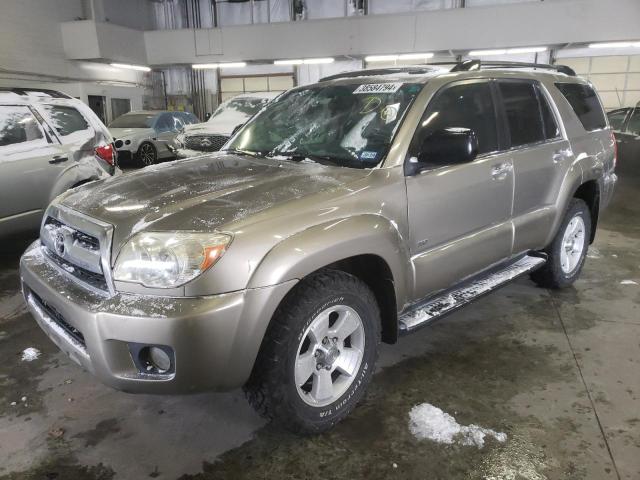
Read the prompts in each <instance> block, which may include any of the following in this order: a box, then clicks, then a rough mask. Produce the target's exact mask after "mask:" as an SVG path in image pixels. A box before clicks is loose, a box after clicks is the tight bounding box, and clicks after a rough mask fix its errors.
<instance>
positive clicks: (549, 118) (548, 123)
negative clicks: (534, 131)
mask: <svg viewBox="0 0 640 480" xmlns="http://www.w3.org/2000/svg"><path fill="white" fill-rule="evenodd" d="M536 90H537V93H538V101H539V102H540V110H541V111H542V122H543V123H544V136H545V138H546V139H547V140H550V139H553V138H558V137H559V136H560V127H558V122H557V120H556V117H555V115H554V114H553V111H552V110H551V105H549V101H548V100H547V97H546V95H545V94H544V92H543V91H542V89H541V88H540V85H536Z"/></svg>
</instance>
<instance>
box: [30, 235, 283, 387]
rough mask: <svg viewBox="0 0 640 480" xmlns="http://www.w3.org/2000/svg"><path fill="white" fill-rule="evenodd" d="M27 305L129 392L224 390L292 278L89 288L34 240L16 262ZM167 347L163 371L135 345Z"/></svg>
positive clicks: (241, 372) (249, 362)
mask: <svg viewBox="0 0 640 480" xmlns="http://www.w3.org/2000/svg"><path fill="white" fill-rule="evenodd" d="M20 275H21V278H22V286H23V292H24V295H25V299H26V301H27V305H28V307H29V310H30V311H31V313H32V315H33V316H34V318H35V319H36V321H37V323H38V325H39V326H40V327H41V328H42V330H43V331H44V332H45V333H46V334H47V335H48V336H49V338H51V340H52V341H53V342H54V343H56V345H58V347H59V348H60V349H61V350H62V351H64V352H65V353H66V354H67V355H68V356H69V357H70V358H72V359H73V360H74V361H76V362H77V363H78V364H80V365H81V366H83V367H84V368H85V369H87V370H88V371H90V372H91V373H93V374H94V375H95V376H96V377H98V379H99V380H100V381H102V382H103V383H105V384H107V385H109V386H111V387H113V388H116V389H118V390H123V391H127V392H134V393H187V392H195V391H202V390H228V389H233V388H237V387H239V386H241V385H243V384H244V383H245V382H246V380H247V379H248V377H249V374H250V373H251V369H252V368H253V363H254V361H255V358H256V356H257V353H258V349H259V347H260V344H261V342H262V338H263V336H264V333H265V331H266V328H267V325H268V323H269V320H270V319H271V316H272V315H273V312H274V311H275V308H276V307H277V305H278V304H279V303H280V301H281V300H282V298H283V297H284V295H285V294H286V293H287V291H288V290H289V289H290V288H291V286H292V285H293V284H294V283H295V282H288V283H285V284H280V285H276V286H273V287H267V288H261V289H248V290H242V291H238V292H232V293H228V294H224V295H215V296H208V297H194V298H168V297H150V296H142V295H124V294H117V295H116V296H114V297H111V298H107V297H103V296H101V295H99V294H97V293H94V292H91V291H88V290H86V289H84V288H82V287H81V286H80V285H78V284H77V283H75V282H74V281H73V280H72V279H70V278H69V277H68V276H67V275H65V274H64V273H63V272H62V271H60V270H59V269H58V268H57V267H55V266H54V265H52V264H50V263H49V261H48V260H47V259H46V257H45V256H44V255H43V253H42V252H41V248H40V244H39V242H35V243H34V244H33V245H32V246H31V247H29V249H28V250H27V252H25V254H24V255H23V257H22V259H21V261H20ZM140 345H158V346H162V347H168V348H169V349H170V350H171V351H172V352H173V355H174V358H173V368H172V369H171V371H170V372H169V373H166V374H149V373H147V372H145V371H144V369H142V368H140V367H139V366H137V365H139V363H140V362H136V361H135V360H134V356H135V355H136V346H138V347H139V346H140Z"/></svg>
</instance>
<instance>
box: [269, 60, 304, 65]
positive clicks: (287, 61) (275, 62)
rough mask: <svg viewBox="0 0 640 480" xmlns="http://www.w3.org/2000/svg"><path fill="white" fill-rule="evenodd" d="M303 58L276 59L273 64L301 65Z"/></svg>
mask: <svg viewBox="0 0 640 480" xmlns="http://www.w3.org/2000/svg"><path fill="white" fill-rule="evenodd" d="M302 62H303V60H276V61H274V62H273V64H274V65H302Z"/></svg>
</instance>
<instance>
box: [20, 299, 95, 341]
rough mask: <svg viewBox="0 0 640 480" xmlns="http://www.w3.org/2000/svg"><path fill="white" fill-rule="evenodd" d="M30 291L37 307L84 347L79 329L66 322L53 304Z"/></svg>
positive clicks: (82, 336)
mask: <svg viewBox="0 0 640 480" xmlns="http://www.w3.org/2000/svg"><path fill="white" fill-rule="evenodd" d="M30 293H31V297H32V298H33V300H34V301H35V302H36V304H37V305H38V307H40V308H41V309H42V311H43V312H45V313H46V314H47V315H48V316H49V318H50V319H51V320H52V321H53V322H55V323H56V324H57V325H58V326H59V327H60V328H62V329H63V330H64V331H65V332H66V333H67V334H68V335H69V336H70V337H71V338H73V339H74V340H75V341H76V342H78V343H79V344H80V345H82V346H83V347H86V344H85V341H84V335H83V334H82V332H81V331H80V330H78V329H77V328H76V327H74V326H72V325H70V324H68V323H67V322H66V320H65V319H64V317H63V316H62V314H61V313H60V312H58V310H56V309H55V308H54V307H53V306H51V305H49V304H48V303H47V302H45V301H44V300H43V299H42V298H40V296H39V295H38V294H36V293H35V292H34V291H33V290H30Z"/></svg>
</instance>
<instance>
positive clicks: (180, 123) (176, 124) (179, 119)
mask: <svg viewBox="0 0 640 480" xmlns="http://www.w3.org/2000/svg"><path fill="white" fill-rule="evenodd" d="M183 118H184V116H183V115H182V114H180V115H175V114H174V115H173V125H172V127H171V129H172V130H175V131H178V130H182V128H183V127H184V120H183Z"/></svg>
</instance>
